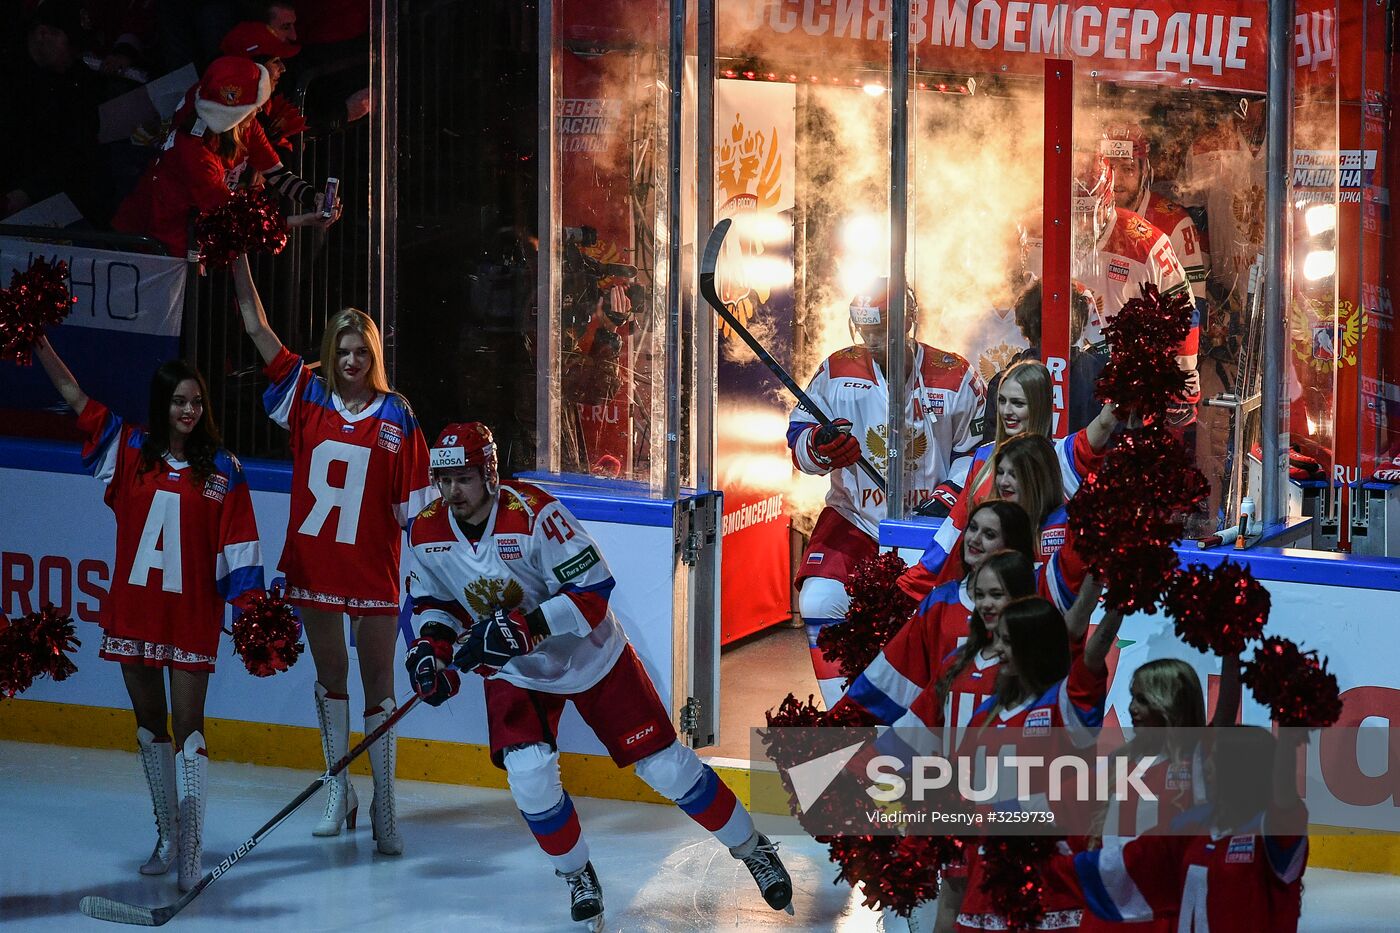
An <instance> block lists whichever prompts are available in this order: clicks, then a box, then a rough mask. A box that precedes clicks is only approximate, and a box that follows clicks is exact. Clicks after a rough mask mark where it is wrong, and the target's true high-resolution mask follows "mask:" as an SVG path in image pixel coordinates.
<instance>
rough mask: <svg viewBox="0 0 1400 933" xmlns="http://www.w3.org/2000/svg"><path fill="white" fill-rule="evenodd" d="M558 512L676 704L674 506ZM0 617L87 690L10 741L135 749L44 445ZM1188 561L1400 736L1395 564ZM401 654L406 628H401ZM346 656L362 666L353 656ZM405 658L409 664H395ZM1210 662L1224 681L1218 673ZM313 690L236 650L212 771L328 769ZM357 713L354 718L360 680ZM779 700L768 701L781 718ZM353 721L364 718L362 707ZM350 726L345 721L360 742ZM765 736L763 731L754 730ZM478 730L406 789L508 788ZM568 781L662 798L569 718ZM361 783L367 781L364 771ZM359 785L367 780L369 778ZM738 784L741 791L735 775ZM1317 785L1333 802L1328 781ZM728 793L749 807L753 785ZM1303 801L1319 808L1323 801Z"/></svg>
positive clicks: (1397, 771)
mask: <svg viewBox="0 0 1400 933" xmlns="http://www.w3.org/2000/svg"><path fill="white" fill-rule="evenodd" d="M246 466H247V467H248V472H249V477H250V485H251V486H252V488H253V490H254V492H253V503H254V508H255V510H256V512H257V518H258V527H259V532H260V536H261V541H262V546H263V549H264V553H263V556H264V562H265V565H266V566H267V567H269V568H273V567H275V566H276V561H277V557H278V554H279V552H280V548H281V545H282V537H283V532H284V529H285V524H286V517H287V505H288V497H287V494H286V489H287V484H288V483H289V475H288V471H287V469H286V467H285V465H282V464H269V465H260V464H247V465H246ZM561 497H562V498H563V499H564V501H565V502H566V504H569V505H571V507H574V508H575V510H576V511H577V513H578V515H579V517H580V518H581V519H582V520H583V521H584V522H585V524H587V525H588V527H589V530H590V531H591V532H592V534H593V535H594V536H595V537H596V538H597V540H598V541H599V543H600V545H601V548H602V550H603V552H604V554H605V555H606V556H607V559H608V562H609V564H610V566H611V568H612V571H613V574H614V576H615V577H616V579H617V582H618V585H617V588H616V590H615V591H614V595H613V607H614V610H615V611H616V612H617V614H618V617H619V619H620V620H621V621H622V624H623V625H624V627H625V628H626V630H627V632H628V634H629V637H630V638H631V640H632V642H633V644H634V645H635V646H636V648H637V651H638V653H639V655H640V656H641V657H642V659H643V662H644V663H645V664H646V666H647V669H648V671H649V672H650V673H651V676H652V678H653V679H654V680H655V681H656V685H657V688H658V692H659V693H660V695H661V696H662V697H663V698H668V697H670V696H671V695H672V691H671V684H672V676H673V671H674V670H675V664H674V660H673V656H674V654H675V652H676V650H677V647H676V645H675V643H674V635H673V623H672V606H673V593H672V580H673V573H674V554H675V551H674V530H673V528H672V522H671V519H670V516H671V504H670V503H667V502H664V501H659V500H634V501H630V502H629V501H627V500H616V499H614V500H613V501H612V503H611V504H610V505H609V504H607V503H601V502H600V500H598V499H592V500H584V501H578V502H570V497H569V496H568V494H566V493H561ZM0 514H3V515H4V516H5V521H4V522H3V523H0V609H3V610H4V611H5V612H6V613H7V614H9V615H10V616H11V617H13V616H16V615H20V614H23V613H24V612H28V611H30V610H31V609H33V608H37V607H38V606H39V605H41V604H42V603H43V602H46V601H47V602H53V603H55V604H56V605H58V606H59V607H60V609H62V610H63V611H65V612H69V613H71V614H72V615H73V617H74V619H75V620H76V621H77V626H78V635H79V637H80V638H81V639H82V640H83V645H82V647H81V648H80V649H79V651H78V653H77V657H76V661H77V664H78V667H79V669H80V672H79V673H78V674H77V675H76V676H74V677H73V678H70V679H69V680H67V681H65V682H63V683H58V684H55V683H52V682H49V681H41V682H39V683H37V684H35V685H34V687H33V688H32V689H31V690H30V691H29V692H28V693H27V694H26V695H25V698H24V699H22V700H12V701H7V702H4V703H3V705H2V706H0V709H3V713H0V738H4V739H15V740H21V741H39V742H47V743H54V744H64V745H75V746H90V747H108V748H120V749H126V748H130V747H131V746H132V744H133V742H132V736H131V731H132V725H131V719H130V712H129V708H128V705H127V698H126V694H125V690H124V689H123V687H122V683H121V678H120V674H119V672H118V670H117V668H116V667H115V665H111V664H103V663H100V660H99V658H98V657H97V648H98V642H99V640H100V629H99V628H98V626H97V625H96V624H95V623H96V620H97V610H98V606H99V600H100V599H101V598H102V595H103V593H104V592H105V589H106V581H107V580H108V579H109V578H110V575H111V562H112V558H113V543H114V538H115V528H114V524H113V519H112V513H111V512H110V510H108V509H107V508H106V506H105V505H104V504H103V502H102V489H101V487H100V486H99V485H98V483H97V482H95V481H94V480H93V479H92V478H90V477H89V476H87V475H85V474H82V473H80V472H79V466H78V457H77V452H76V447H73V446H71V445H56V444H43V443H34V442H18V441H6V442H0ZM930 534H931V529H930V526H928V525H927V524H923V525H917V526H916V525H913V524H910V523H887V524H886V526H885V527H884V528H883V529H882V538H883V540H882V543H883V544H885V545H887V546H896V547H899V548H900V549H901V552H902V554H903V556H905V558H906V559H911V560H912V559H913V558H914V557H915V556H916V551H915V550H914V549H915V548H917V547H918V546H919V545H920V544H921V543H922V542H923V541H924V540H927V538H928V536H929V535H930ZM1182 556H1183V560H1185V561H1187V562H1192V561H1206V562H1211V563H1213V562H1216V561H1218V560H1220V559H1223V558H1224V557H1226V556H1229V557H1231V558H1233V559H1242V560H1247V561H1248V563H1249V564H1250V565H1251V567H1252V569H1253V571H1254V573H1255V575H1256V576H1257V577H1259V578H1260V579H1261V580H1263V581H1264V582H1265V584H1266V586H1267V587H1268V588H1269V590H1270V591H1271V593H1272V596H1273V611H1272V613H1271V616H1270V622H1269V630H1270V632H1272V633H1276V634H1282V635H1286V636H1288V637H1290V638H1292V639H1294V640H1295V641H1298V642H1299V643H1300V644H1301V645H1302V647H1303V648H1304V649H1305V650H1310V649H1316V650H1317V651H1318V652H1319V653H1320V654H1322V655H1325V656H1326V657H1327V658H1328V659H1329V662H1330V669H1331V670H1332V672H1333V673H1335V674H1336V676H1337V678H1338V682H1339V685H1340V687H1341V690H1342V694H1343V699H1344V701H1345V704H1346V707H1345V708H1346V711H1347V719H1346V720H1345V721H1344V722H1343V725H1363V724H1364V725H1367V726H1373V725H1388V724H1390V723H1392V722H1396V721H1400V663H1397V661H1400V647H1397V646H1398V645H1400V641H1398V640H1397V638H1396V627H1397V625H1400V612H1397V609H1400V561H1394V560H1385V559H1377V558H1350V557H1339V556H1336V555H1325V556H1319V555H1317V554H1315V553H1310V552H1302V551H1289V550H1277V549H1256V550H1254V551H1251V552H1248V553H1247V556H1246V555H1243V554H1238V553H1236V552H1204V553H1203V552H1199V551H1194V550H1193V551H1183V552H1182ZM401 629H402V637H401V638H400V642H401V645H402V644H406V640H407V637H408V634H409V632H410V624H409V621H408V619H407V617H406V614H405V616H404V617H403V618H401ZM1120 649H1121V650H1120V652H1119V653H1118V657H1117V659H1116V665H1117V669H1120V670H1124V671H1126V672H1129V673H1130V672H1131V671H1132V670H1133V669H1135V668H1136V667H1137V666H1138V665H1139V664H1141V663H1143V662H1144V661H1145V660H1147V659H1149V658H1153V657H1168V656H1171V657H1181V658H1183V659H1185V660H1188V661H1189V662H1191V663H1192V664H1193V665H1194V666H1195V667H1196V668H1197V670H1198V671H1199V672H1200V673H1201V675H1202V679H1203V681H1205V682H1207V683H1210V682H1211V678H1212V675H1216V674H1218V671H1219V666H1218V662H1216V659H1214V658H1213V657H1210V656H1207V655H1203V654H1200V653H1198V652H1195V651H1194V650H1193V649H1190V648H1188V647H1186V646H1185V645H1183V644H1182V643H1181V642H1180V641H1179V640H1177V639H1176V637H1175V636H1174V634H1173V633H1172V631H1171V626H1170V622H1169V620H1164V619H1163V618H1162V617H1161V616H1133V617H1130V618H1129V619H1127V620H1126V621H1125V623H1124V626H1123V631H1122V636H1121V640H1120ZM352 651H353V649H352ZM402 651H403V648H402V647H400V655H402ZM1213 662H1215V663H1213ZM313 680H314V672H313V669H312V665H311V663H310V660H309V658H307V657H303V658H302V660H301V661H300V662H299V663H298V664H297V665H296V666H295V667H294V668H293V669H292V670H291V671H289V672H287V673H285V674H281V675H278V676H275V677H271V678H263V679H260V678H255V677H252V676H250V675H249V674H247V673H246V672H245V670H244V669H243V666H242V664H241V662H240V661H239V659H238V658H237V657H236V656H235V655H233V653H232V646H231V643H230V641H229V639H228V638H227V637H226V638H225V639H224V640H223V643H222V644H221V646H220V652H219V670H218V674H217V675H216V676H214V677H213V678H212V679H211V681H210V688H209V698H208V716H209V717H210V722H209V726H208V729H207V732H208V734H209V738H210V748H211V752H212V753H213V756H214V757H215V758H216V759H218V758H222V759H225V760H238V761H249V762H254V763H261V764H271V765H280V766H286V767H296V768H304V769H307V770H311V769H319V768H320V767H321V764H320V759H321V755H320V744H319V740H318V738H317V734H316V727H315V718H314V710H313V704H312V702H311V696H312V683H313ZM350 680H351V683H350V691H351V694H352V708H357V707H355V704H358V703H360V701H361V700H362V697H361V696H360V688H359V684H358V682H357V678H356V677H355V675H354V673H353V672H352V674H351V678H350ZM1127 681H1128V678H1127V677H1126V676H1123V677H1115V678H1114V680H1113V683H1112V685H1111V687H1110V693H1109V707H1108V711H1107V719H1108V721H1109V722H1113V720H1114V719H1115V718H1116V719H1117V720H1119V721H1122V722H1126V721H1127V718H1128V717H1127V702H1128V697H1127ZM399 683H400V686H401V689H402V690H403V692H406V687H405V686H404V680H403V678H400V679H399ZM783 692H784V685H782V684H774V699H775V702H776V700H777V699H778V698H780V696H781V694H782V693H783ZM358 708H363V707H362V706H361V707H358ZM1244 717H1245V720H1246V721H1248V722H1255V723H1264V722H1267V715H1266V714H1265V711H1264V710H1263V709H1262V708H1261V707H1259V706H1258V705H1257V704H1253V703H1252V702H1251V701H1250V700H1249V699H1248V698H1246V701H1245V704H1244ZM357 723H358V717H352V724H357ZM757 724H758V723H755V725H757ZM485 743H486V723H485V717H484V709H483V704H482V692H481V687H480V681H479V680H477V679H476V678H475V677H470V676H469V677H466V678H464V684H463V689H462V693H461V694H460V695H459V696H458V697H457V698H455V699H454V700H453V701H451V702H450V703H448V704H447V705H445V706H444V707H442V708H439V709H430V708H424V709H423V710H421V711H420V712H415V713H414V714H413V715H411V716H409V717H407V718H406V719H405V720H404V722H403V725H402V728H401V732H400V743H399V773H400V774H401V775H402V776H404V777H406V778H418V779H426V780H435V781H444V782H452V783H469V784H477V785H484V786H498V787H499V786H504V782H503V776H504V775H503V774H502V772H500V771H498V770H497V769H496V768H494V767H493V766H492V765H491V764H490V761H489V759H488V756H487V754H486V747H485ZM560 746H561V748H562V749H563V750H564V751H565V753H566V754H565V755H564V759H565V770H566V780H567V781H568V782H569V785H570V787H571V789H572V790H573V791H574V792H575V793H579V794H583V795H588V796H599V797H613V798H621V799H635V800H652V801H656V800H657V798H656V797H655V796H654V795H653V794H651V792H650V791H649V790H648V789H647V788H645V786H644V785H642V784H641V782H639V781H637V780H636V779H635V778H634V777H633V776H632V775H631V774H630V772H619V771H618V770H617V769H616V768H615V767H614V766H613V764H612V763H611V761H610V760H608V758H607V757H606V755H605V754H604V753H603V749H602V746H601V745H600V744H599V743H598V742H597V740H596V739H595V738H594V737H593V736H592V734H591V733H589V732H588V731H587V730H586V729H585V728H584V727H583V725H582V723H581V722H580V721H579V720H578V718H577V715H576V714H575V713H574V712H573V710H572V708H570V709H569V711H568V712H566V714H565V717H564V721H563V723H562V726H561V734H560ZM1389 759H1390V760H1389V761H1388V762H1386V761H1381V762H1369V761H1368V762H1361V763H1360V764H1361V767H1362V769H1363V770H1364V771H1365V772H1366V773H1367V774H1369V775H1375V776H1376V777H1377V784H1378V786H1380V787H1381V788H1382V793H1383V796H1384V799H1385V802H1386V805H1387V806H1388V807H1389V808H1390V809H1389V810H1388V811H1387V812H1386V813H1385V825H1386V828H1388V829H1390V830H1391V831H1395V832H1400V809H1396V807H1397V797H1400V795H1397V793H1395V792H1393V791H1391V790H1390V788H1391V787H1396V788H1397V790H1400V747H1396V748H1392V749H1391V751H1390V753H1389ZM358 764H359V765H360V766H361V767H363V763H358ZM366 773H367V769H366ZM735 776H739V775H735ZM1318 777H1320V778H1321V780H1320V781H1319V785H1320V786H1322V787H1326V785H1327V781H1326V775H1320V776H1318ZM735 783H736V790H737V791H739V792H740V793H741V796H746V793H745V792H746V791H747V781H745V780H743V779H742V777H741V776H740V780H738V781H737V782H735ZM1316 799H1317V798H1314V797H1313V796H1312V795H1311V794H1310V802H1312V801H1314V800H1316ZM1313 819H1314V822H1315V823H1317V824H1320V825H1323V826H1329V827H1341V828H1343V831H1344V830H1345V828H1346V827H1355V826H1358V825H1361V824H1362V823H1363V822H1364V823H1365V824H1366V825H1368V826H1374V825H1376V823H1375V819H1376V809H1375V807H1374V806H1372V808H1371V809H1369V810H1368V811H1367V815H1366V818H1365V819H1364V820H1363V819H1361V818H1359V817H1356V816H1355V815H1354V813H1353V812H1349V810H1348V807H1347V805H1346V804H1345V802H1343V801H1337V800H1335V799H1332V800H1330V801H1327V802H1326V805H1325V806H1318V805H1317V804H1316V803H1314V805H1313ZM1396 838H1400V837H1390V836H1376V835H1318V836H1316V837H1315V838H1314V841H1313V856H1312V860H1313V862H1314V864H1318V865H1324V866H1327V867H1338V868H1351V869H1357V870H1369V871H1392V872H1394V873H1397V874H1400V845H1392V844H1391V843H1392V840H1393V839H1396Z"/></svg>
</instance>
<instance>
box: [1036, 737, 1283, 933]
mask: <svg viewBox="0 0 1400 933" xmlns="http://www.w3.org/2000/svg"><path fill="white" fill-rule="evenodd" d="M1306 736H1307V730H1305V729H1287V730H1284V731H1283V732H1282V733H1280V735H1279V737H1278V738H1277V739H1275V737H1274V736H1273V735H1272V734H1271V733H1270V732H1269V731H1268V730H1267V729H1260V728H1257V727H1252V726H1244V727H1241V726H1233V727H1228V728H1221V729H1214V730H1212V732H1211V742H1210V744H1211V746H1212V748H1211V749H1210V753H1209V755H1208V756H1207V758H1206V766H1205V767H1204V769H1203V770H1204V772H1205V782H1206V799H1207V802H1206V803H1204V804H1201V805H1200V806H1198V807H1195V808H1193V809H1192V810H1190V811H1188V812H1186V813H1183V814H1182V815H1181V816H1179V817H1177V818H1176V820H1175V821H1174V822H1173V825H1172V827H1171V833H1170V834H1151V835H1146V836H1139V837H1136V838H1134V839H1129V840H1126V841H1124V840H1121V839H1117V838H1111V837H1105V839H1104V845H1103V848H1101V849H1095V850H1092V851H1089V852H1081V853H1079V854H1077V855H1075V856H1073V860H1072V861H1071V860H1070V858H1069V857H1066V856H1059V857H1057V858H1055V859H1054V860H1053V861H1052V864H1051V871H1050V872H1049V876H1050V880H1051V883H1053V884H1054V885H1055V886H1056V887H1060V886H1063V885H1069V886H1072V887H1077V888H1079V889H1080V890H1081V891H1082V893H1083V897H1084V902H1085V903H1086V904H1087V905H1088V907H1089V909H1090V910H1091V911H1092V912H1093V913H1094V914H1096V915H1097V916H1099V917H1101V918H1103V919H1104V920H1107V921H1109V922H1110V923H1111V924H1113V927H1112V928H1113V929H1119V927H1118V924H1120V923H1130V922H1141V921H1147V920H1156V919H1159V918H1171V917H1173V916H1175V917H1176V926H1175V929H1177V930H1186V931H1209V930H1228V931H1231V933H1236V931H1238V933H1256V931H1257V933H1296V930H1297V929H1298V916H1299V914H1300V913H1301V910H1302V898H1303V870H1304V869H1305V868H1306V867H1307V861H1308V837H1307V822H1308V812H1307V807H1306V806H1305V805H1304V803H1303V801H1302V800H1301V799H1300V798H1299V796H1298V785H1297V769H1298V745H1299V743H1301V742H1304V741H1306ZM1270 770H1272V773H1269V772H1270ZM1269 784H1272V793H1271V794H1270V793H1269V792H1268V791H1266V790H1265V788H1267V787H1268V786H1269ZM1262 801H1267V805H1266V806H1265V807H1263V808H1261V807H1260V803H1261V802H1262Z"/></svg>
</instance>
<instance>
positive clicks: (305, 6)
mask: <svg viewBox="0 0 1400 933" xmlns="http://www.w3.org/2000/svg"><path fill="white" fill-rule="evenodd" d="M267 6H268V8H269V12H268V16H267V17H266V18H265V21H266V22H268V24H269V25H274V24H273V21H272V19H271V17H272V15H273V14H272V11H273V10H274V9H278V8H281V9H285V8H286V7H288V6H291V4H290V3H285V2H283V3H269V4H267ZM295 14H296V18H295V20H294V21H293V23H292V28H294V29H295V30H296V33H297V36H298V40H299V41H300V42H301V43H302V48H303V55H302V57H301V58H300V59H299V60H298V62H297V66H298V67H297V72H298V73H297V75H296V76H295V77H296V80H297V81H298V83H299V84H307V83H308V82H309V81H310V80H311V79H312V77H313V76H314V77H315V78H316V86H314V87H312V90H313V91H316V92H323V93H324V95H325V97H326V98H327V100H332V101H335V102H337V103H339V102H341V101H343V102H344V113H343V114H339V115H336V116H337V117H338V118H337V119H336V120H334V121H328V119H327V118H328V117H330V116H332V114H330V113H326V112H323V111H329V110H330V109H331V107H330V105H329V104H327V105H324V106H323V105H319V104H318V103H317V101H316V98H317V97H318V96H320V95H319V93H313V94H311V95H310V96H309V98H308V100H309V103H308V106H309V107H310V108H312V109H314V110H315V111H316V119H315V120H314V121H313V124H314V126H315V127H316V128H317V129H318V130H334V129H339V128H341V127H342V126H344V125H345V124H349V123H353V122H355V121H356V120H359V119H361V118H363V117H365V116H368V114H369V109H370V96H369V21H370V5H369V2H368V0H296V4H295ZM283 15H284V17H285V14H283ZM283 22H285V19H284V20H283Z"/></svg>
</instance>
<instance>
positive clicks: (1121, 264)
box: [1108, 259, 1131, 282]
mask: <svg viewBox="0 0 1400 933" xmlns="http://www.w3.org/2000/svg"><path fill="white" fill-rule="evenodd" d="M1129 271H1131V267H1130V266H1129V265H1128V260H1126V259H1110V260H1109V261H1108V277H1109V278H1110V279H1112V280H1113V281H1115V282H1126V281H1128V273H1129Z"/></svg>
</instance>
